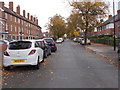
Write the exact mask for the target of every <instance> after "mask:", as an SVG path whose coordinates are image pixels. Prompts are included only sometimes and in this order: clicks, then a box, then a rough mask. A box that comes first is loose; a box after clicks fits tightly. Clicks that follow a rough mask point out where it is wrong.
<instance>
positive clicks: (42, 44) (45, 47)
mask: <svg viewBox="0 0 120 90" xmlns="http://www.w3.org/2000/svg"><path fill="white" fill-rule="evenodd" d="M37 42H38V43H39V46H40V47H41V48H42V49H43V51H44V58H47V56H49V55H51V48H50V46H49V45H47V42H46V41H45V40H44V39H39V40H37Z"/></svg>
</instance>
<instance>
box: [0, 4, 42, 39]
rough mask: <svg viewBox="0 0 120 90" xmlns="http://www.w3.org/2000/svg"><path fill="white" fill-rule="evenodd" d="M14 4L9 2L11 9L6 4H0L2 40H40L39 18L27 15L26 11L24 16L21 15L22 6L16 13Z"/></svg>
mask: <svg viewBox="0 0 120 90" xmlns="http://www.w3.org/2000/svg"><path fill="white" fill-rule="evenodd" d="M13 9H14V5H13V2H9V8H7V7H5V5H4V2H0V22H2V23H3V25H2V24H1V25H0V31H1V32H5V33H6V34H5V33H2V38H3V39H5V38H11V39H16V40H19V39H21V38H22V39H34V38H39V37H40V34H41V33H42V32H41V27H40V26H39V25H38V19H37V17H33V16H32V15H31V16H30V14H29V13H27V15H26V11H25V10H23V15H21V14H20V6H19V5H18V6H17V7H16V12H15V11H14V10H13Z"/></svg>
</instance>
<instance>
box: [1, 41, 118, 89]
mask: <svg viewBox="0 0 120 90" xmlns="http://www.w3.org/2000/svg"><path fill="white" fill-rule="evenodd" d="M57 46H58V51H57V52H56V53H53V54H52V55H51V56H49V57H48V58H47V59H46V61H45V62H44V63H42V64H41V66H40V69H39V70H34V69H33V68H32V67H31V66H28V67H15V68H13V69H12V70H11V71H9V72H12V73H13V74H11V75H10V76H9V77H8V79H6V81H5V82H4V84H3V88H118V68H117V67H115V66H114V65H112V64H110V63H109V62H108V61H106V60H104V59H103V58H101V57H99V56H97V55H95V54H93V53H91V52H89V51H87V50H86V49H85V48H84V47H83V46H80V45H79V44H78V43H74V42H72V41H70V40H67V41H65V42H64V43H62V44H60V45H57ZM3 78H6V77H5V76H4V77H3Z"/></svg>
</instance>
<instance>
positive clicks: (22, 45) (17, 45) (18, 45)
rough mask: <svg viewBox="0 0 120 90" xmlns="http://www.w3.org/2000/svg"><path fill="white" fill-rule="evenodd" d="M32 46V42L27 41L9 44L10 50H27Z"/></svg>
mask: <svg viewBox="0 0 120 90" xmlns="http://www.w3.org/2000/svg"><path fill="white" fill-rule="evenodd" d="M31 46H32V42H29V41H17V42H11V43H10V44H9V49H10V50H20V49H29V48H31Z"/></svg>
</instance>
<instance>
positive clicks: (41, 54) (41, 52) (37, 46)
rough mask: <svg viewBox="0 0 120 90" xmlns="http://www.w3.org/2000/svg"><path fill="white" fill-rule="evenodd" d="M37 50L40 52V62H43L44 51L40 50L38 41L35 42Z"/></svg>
mask: <svg viewBox="0 0 120 90" xmlns="http://www.w3.org/2000/svg"><path fill="white" fill-rule="evenodd" d="M35 48H36V49H37V51H38V54H39V56H40V57H39V58H40V62H41V61H42V59H43V50H42V49H41V48H40V45H39V43H38V42H37V41H36V42H35Z"/></svg>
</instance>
